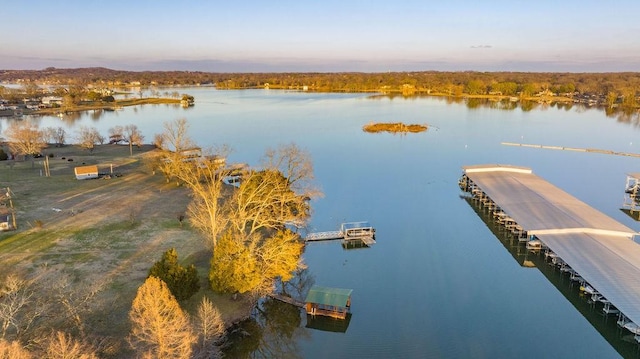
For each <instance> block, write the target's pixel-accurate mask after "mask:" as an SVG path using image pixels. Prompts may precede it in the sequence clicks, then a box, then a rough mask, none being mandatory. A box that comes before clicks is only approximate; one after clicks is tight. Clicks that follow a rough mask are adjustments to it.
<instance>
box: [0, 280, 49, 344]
mask: <svg viewBox="0 0 640 359" xmlns="http://www.w3.org/2000/svg"><path fill="white" fill-rule="evenodd" d="M34 285H35V280H29V279H25V278H22V277H21V276H19V275H17V274H13V273H12V274H9V275H7V276H6V277H5V278H4V279H3V281H2V283H0V324H1V329H2V332H0V334H1V335H2V336H1V338H4V339H7V338H9V337H13V338H22V337H23V336H24V335H25V333H26V332H28V331H29V329H30V328H31V326H32V325H33V324H34V322H35V321H36V319H37V318H39V317H40V316H41V315H42V308H41V307H40V306H39V305H38V302H37V300H36V290H35V286H34Z"/></svg>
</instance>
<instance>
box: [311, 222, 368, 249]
mask: <svg viewBox="0 0 640 359" xmlns="http://www.w3.org/2000/svg"><path fill="white" fill-rule="evenodd" d="M375 233H376V230H375V229H374V228H373V227H372V226H371V225H370V224H369V222H347V223H342V224H341V225H340V230H338V231H326V232H312V233H308V234H307V235H306V237H305V238H304V240H305V242H314V241H329V240H334V239H342V241H343V242H348V241H352V240H360V241H362V243H364V244H365V245H367V246H370V245H372V244H375V243H376V240H375Z"/></svg>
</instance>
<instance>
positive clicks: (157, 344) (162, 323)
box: [129, 277, 196, 359]
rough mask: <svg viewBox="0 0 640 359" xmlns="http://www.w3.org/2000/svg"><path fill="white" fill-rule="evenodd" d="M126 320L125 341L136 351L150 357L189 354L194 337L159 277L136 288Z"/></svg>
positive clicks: (176, 356) (180, 356) (150, 278)
mask: <svg viewBox="0 0 640 359" xmlns="http://www.w3.org/2000/svg"><path fill="white" fill-rule="evenodd" d="M129 319H130V320H131V333H130V335H129V340H130V343H131V345H132V346H133V348H134V349H136V350H137V351H138V353H139V354H141V355H143V356H147V357H150V358H185V359H186V358H189V357H190V356H191V352H192V345H193V344H194V343H195V341H196V337H195V335H194V334H193V330H192V328H191V324H190V323H189V319H188V318H187V315H186V314H185V313H184V312H183V311H182V309H181V308H180V305H179V304H178V302H177V301H176V299H175V298H174V297H173V295H172V294H171V292H170V291H169V288H168V287H167V285H166V284H165V283H164V282H163V281H162V280H160V279H158V278H156V277H149V278H147V280H146V281H145V282H144V284H142V286H140V288H138V293H137V294H136V297H135V299H134V300H133V304H132V306H131V311H130V312H129Z"/></svg>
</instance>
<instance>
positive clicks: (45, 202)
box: [0, 145, 248, 340]
mask: <svg viewBox="0 0 640 359" xmlns="http://www.w3.org/2000/svg"><path fill="white" fill-rule="evenodd" d="M153 150H154V149H153V147H152V146H143V147H142V148H134V153H133V156H131V155H130V154H129V148H128V147H127V146H119V145H101V146H97V147H96V148H95V150H94V151H93V152H91V153H90V152H88V151H86V150H83V149H81V148H79V147H76V146H65V147H60V148H55V147H50V148H47V149H45V150H44V151H43V154H45V155H49V154H51V157H49V165H50V169H51V177H43V176H41V169H42V161H43V160H44V159H43V158H38V159H35V160H34V161H31V160H27V161H25V162H16V163H9V162H8V161H3V162H0V187H7V186H9V187H10V189H11V191H12V193H13V195H12V197H13V205H14V208H15V210H16V214H17V224H18V229H17V230H16V231H12V232H4V233H0V263H2V264H1V265H0V267H2V268H0V270H3V269H6V268H11V269H12V270H26V271H34V270H36V269H37V268H42V267H47V268H49V269H51V270H57V271H60V272H62V273H65V274H68V275H71V276H72V277H73V278H76V279H77V280H78V281H82V282H87V283H94V284H96V283H97V284H99V285H100V287H101V290H100V292H99V293H98V294H97V296H96V299H95V301H94V302H95V307H94V308H91V310H90V311H89V313H90V314H89V315H88V317H87V318H86V320H87V322H88V323H90V326H89V327H91V328H92V331H93V334H97V335H103V336H109V337H113V338H119V339H120V340H123V339H124V336H126V334H127V333H128V331H129V323H128V317H127V315H128V311H129V309H130V307H131V302H132V301H133V298H134V296H135V293H136V290H137V288H138V287H139V286H140V285H141V284H142V282H143V281H144V279H145V278H146V275H147V272H148V270H149V268H150V267H151V266H152V265H153V263H154V262H155V261H157V260H159V259H160V257H161V255H162V253H163V252H165V251H166V250H167V249H169V248H176V250H177V251H178V254H179V256H180V259H181V260H182V261H183V262H184V263H185V264H191V263H194V264H196V266H197V267H198V271H199V273H200V275H201V278H202V288H203V289H202V290H201V291H200V292H199V293H198V294H197V295H196V296H195V297H194V298H192V299H190V300H188V301H187V302H185V303H183V306H184V307H185V308H186V309H187V310H189V311H192V310H193V309H194V308H195V307H196V304H197V302H198V301H199V300H200V298H201V297H202V296H204V295H207V296H209V297H210V298H211V299H212V300H213V301H214V303H215V304H216V305H217V306H218V308H219V309H220V310H221V312H223V317H224V318H225V319H226V320H227V321H228V322H232V321H235V320H237V319H239V317H241V316H244V315H245V314H246V313H247V312H248V310H247V307H246V303H244V302H242V301H241V300H239V301H234V300H232V299H231V296H230V295H221V294H216V293H213V292H211V291H210V290H209V289H208V283H207V275H208V265H209V261H210V257H211V255H210V251H209V250H208V249H207V248H206V245H205V242H204V241H203V239H202V238H201V237H200V235H199V234H198V233H197V232H195V230H193V229H192V228H191V227H190V226H189V224H188V223H187V222H186V221H185V222H184V223H183V224H182V226H181V225H180V223H179V221H178V215H180V214H184V213H185V212H186V208H187V205H188V204H189V202H190V200H191V198H190V196H189V191H188V190H187V189H186V188H185V187H178V186H176V184H175V183H166V181H165V179H164V177H163V176H162V175H159V174H158V175H153V174H152V173H151V172H150V171H149V170H146V169H145V166H144V165H143V159H144V157H145V156H148V155H150V154H151V152H152V151H153ZM70 160H72V161H70ZM88 164H92V165H93V164H95V165H98V168H99V171H100V172H101V173H105V174H109V176H105V177H104V178H108V179H103V178H100V179H91V180H76V179H75V176H74V172H73V168H74V167H75V166H78V165H88ZM116 175H117V176H116Z"/></svg>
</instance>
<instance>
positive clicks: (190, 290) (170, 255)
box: [149, 248, 200, 300]
mask: <svg viewBox="0 0 640 359" xmlns="http://www.w3.org/2000/svg"><path fill="white" fill-rule="evenodd" d="M149 277H157V278H160V279H162V280H163V281H164V282H165V283H166V284H167V287H169V290H171V293H172V294H173V295H174V296H175V297H176V298H177V299H178V300H184V299H188V298H190V297H191V296H192V295H194V294H195V293H196V292H197V291H198V290H200V283H199V282H198V271H197V270H196V267H195V266H194V265H193V264H192V265H190V266H188V267H184V266H182V265H180V263H178V252H177V251H176V250H175V248H171V249H169V250H167V251H166V252H164V254H163V255H162V259H160V260H159V261H157V262H156V263H155V264H154V265H153V266H152V267H151V269H150V270H149Z"/></svg>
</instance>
